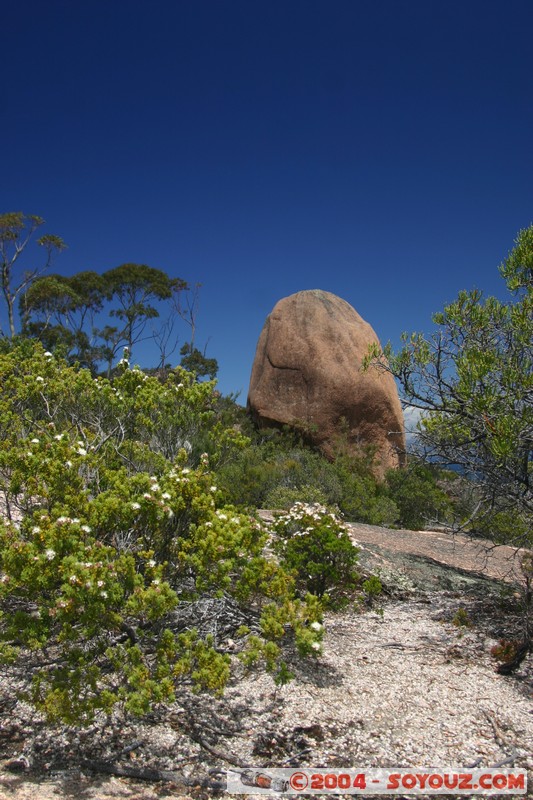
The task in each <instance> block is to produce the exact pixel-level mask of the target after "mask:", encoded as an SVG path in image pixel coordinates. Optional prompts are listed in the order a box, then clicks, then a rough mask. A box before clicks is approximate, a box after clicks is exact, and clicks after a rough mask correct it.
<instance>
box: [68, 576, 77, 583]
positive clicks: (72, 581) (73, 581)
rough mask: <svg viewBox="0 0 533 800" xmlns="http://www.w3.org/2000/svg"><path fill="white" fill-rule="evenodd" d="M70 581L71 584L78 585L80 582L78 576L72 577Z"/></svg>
mask: <svg viewBox="0 0 533 800" xmlns="http://www.w3.org/2000/svg"><path fill="white" fill-rule="evenodd" d="M69 581H70V583H77V582H78V576H77V575H71V576H70V578H69Z"/></svg>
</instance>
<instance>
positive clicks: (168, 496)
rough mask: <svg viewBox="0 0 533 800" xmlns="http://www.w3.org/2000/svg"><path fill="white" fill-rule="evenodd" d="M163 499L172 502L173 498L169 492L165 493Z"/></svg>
mask: <svg viewBox="0 0 533 800" xmlns="http://www.w3.org/2000/svg"><path fill="white" fill-rule="evenodd" d="M161 497H162V498H163V500H170V497H171V496H170V494H169V493H168V492H163V494H162V495H161Z"/></svg>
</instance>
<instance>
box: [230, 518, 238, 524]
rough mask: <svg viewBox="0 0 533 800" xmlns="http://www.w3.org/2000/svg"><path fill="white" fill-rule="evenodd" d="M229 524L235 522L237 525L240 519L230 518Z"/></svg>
mask: <svg viewBox="0 0 533 800" xmlns="http://www.w3.org/2000/svg"><path fill="white" fill-rule="evenodd" d="M231 522H235V523H236V524H237V525H238V524H239V522H240V519H239V518H238V517H232V518H231Z"/></svg>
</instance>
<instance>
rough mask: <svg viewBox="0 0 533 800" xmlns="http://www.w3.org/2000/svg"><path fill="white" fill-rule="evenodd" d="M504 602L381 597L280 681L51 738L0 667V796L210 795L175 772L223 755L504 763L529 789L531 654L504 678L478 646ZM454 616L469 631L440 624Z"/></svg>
mask: <svg viewBox="0 0 533 800" xmlns="http://www.w3.org/2000/svg"><path fill="white" fill-rule="evenodd" d="M503 602H504V601H502V599H501V597H500V598H498V597H497V596H496V595H490V594H489V592H488V590H487V592H486V593H485V594H484V595H483V594H482V595H481V596H480V595H479V592H476V594H472V595H470V596H466V597H465V596H464V595H459V593H457V592H450V591H448V592H443V591H437V592H430V593H427V594H425V595H421V594H416V595H409V594H408V595H407V599H391V600H389V601H388V602H387V603H386V604H385V605H384V608H383V613H381V612H380V611H379V610H377V611H374V610H371V611H367V612H365V613H355V612H354V611H353V610H348V611H345V612H343V613H341V614H335V615H333V614H331V615H329V617H328V618H327V620H326V630H327V634H326V636H325V640H324V653H323V655H322V656H321V657H320V658H319V659H318V660H316V661H313V662H308V663H306V664H298V663H297V662H296V660H295V662H294V664H293V665H292V668H293V670H294V671H295V680H294V681H293V682H292V683H290V684H288V685H287V686H284V687H281V688H279V687H276V686H275V685H274V683H273V681H272V679H271V678H270V677H269V676H268V675H264V674H259V675H257V674H254V675H252V676H245V675H242V674H241V675H238V676H237V678H236V680H235V681H234V683H233V684H232V685H231V686H230V687H229V689H228V691H227V693H226V695H225V696H224V698H222V699H212V698H205V697H197V696H192V695H191V696H184V697H183V698H180V703H176V704H175V705H174V706H172V707H168V708H164V709H160V710H159V711H158V712H157V713H155V714H153V715H151V716H150V717H149V718H147V719H145V720H143V721H142V722H139V723H132V722H131V721H124V720H121V719H120V718H116V719H115V720H113V721H110V722H109V724H107V725H105V726H103V725H94V726H92V727H91V728H88V729H86V730H76V729H73V728H56V729H54V730H51V729H50V728H49V727H47V726H45V725H44V724H43V723H42V721H40V720H39V718H38V717H37V716H35V715H33V714H32V713H31V711H30V709H29V708H28V707H27V706H25V705H24V704H23V703H21V702H18V701H16V700H15V699H14V698H13V691H14V689H16V680H15V679H16V676H13V674H9V673H8V672H5V673H4V674H3V676H2V677H1V680H0V697H1V698H3V699H2V701H1V702H2V715H1V719H0V721H1V726H0V759H3V763H4V770H3V771H1V772H0V798H2V800H4V798H6V800H7V798H11V799H12V800H35V799H36V798H39V800H58V798H62V799H63V800H66V799H67V798H74V797H76V798H80V800H111V798H113V799H114V800H117V799H118V800H125V799H126V798H128V799H129V800H153V799H154V798H163V797H173V798H181V797H194V798H197V797H200V798H207V797H214V796H217V792H215V791H213V790H212V789H209V788H207V789H206V788H204V789H199V788H190V787H184V786H183V784H180V781H179V780H178V779H177V778H176V775H177V774H178V773H179V774H180V775H183V776H189V777H190V778H192V779H193V780H194V779H196V778H197V777H198V776H204V777H205V778H207V779H208V780H211V781H213V780H216V779H217V775H216V771H215V772H214V771H213V770H216V768H218V769H220V770H221V771H224V770H226V769H228V768H230V766H231V764H230V763H228V761H225V760H224V759H222V758H221V757H220V756H221V755H224V756H225V757H226V758H227V759H229V760H230V762H231V761H233V762H234V763H241V762H242V763H246V764H248V765H254V766H262V767H268V766H286V765H288V764H290V765H291V766H314V767H320V766H332V767H341V766H342V767H354V768H359V767H361V768H365V767H367V768H378V767H395V768H406V767H419V768H423V767H426V768H427V767H434V768H439V767H450V768H455V769H464V768H465V767H467V766H471V765H473V764H474V763H475V762H478V765H479V767H481V768H483V767H489V766H491V765H495V764H498V763H500V762H502V761H504V760H506V759H508V758H512V759H513V761H512V766H513V767H515V768H524V769H527V770H528V771H529V773H530V774H529V782H530V784H532V786H533V663H532V661H533V659H532V658H531V656H530V657H529V658H528V660H526V661H525V662H524V663H523V664H522V666H521V668H520V670H519V671H518V672H517V673H516V674H515V675H514V676H510V677H504V676H501V675H498V674H496V672H495V670H494V661H493V659H492V658H491V656H490V652H489V651H490V648H491V646H492V645H494V644H495V641H496V640H495V638H494V637H499V636H503V635H512V634H513V632H514V631H513V626H514V625H516V624H518V623H517V622H516V621H515V620H514V619H513V617H512V615H511V614H510V613H509V610H508V609H507V610H505V609H504V608H503V607H502V603H503ZM459 608H464V609H465V610H466V612H467V615H468V617H469V619H470V620H471V622H472V626H471V627H457V626H456V625H454V624H452V619H453V617H454V615H455V613H456V612H457V610H458V609H459ZM14 680H15V684H14V683H13V682H14ZM129 748H131V749H129ZM13 761H15V763H13ZM87 762H90V764H91V765H92V768H89V767H88V766H87ZM96 763H98V764H99V765H104V767H105V765H111V764H114V765H115V766H116V765H121V766H123V767H125V768H129V769H130V770H131V769H135V768H136V769H140V770H146V769H148V768H156V769H158V770H167V771H171V772H172V773H173V774H172V775H167V776H166V777H167V778H169V779H168V780H166V781H163V782H140V781H135V780H132V779H131V778H124V777H116V776H113V777H109V776H106V775H103V774H98V773H97V772H96V771H95V770H94V765H95V764H96ZM17 764H18V766H19V768H20V770H21V772H20V773H18V774H17V773H14V772H12V771H11V770H12V769H13V767H16V766H17ZM6 765H7V767H8V768H5V767H6ZM10 766H11V770H10V769H9V767H10ZM508 766H509V765H508ZM209 770H211V773H209ZM530 791H531V790H530ZM218 796H219V795H218ZM226 796H228V795H226ZM263 796H264V795H263ZM241 797H242V795H241Z"/></svg>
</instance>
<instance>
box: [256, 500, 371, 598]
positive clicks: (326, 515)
mask: <svg viewBox="0 0 533 800" xmlns="http://www.w3.org/2000/svg"><path fill="white" fill-rule="evenodd" d="M272 529H273V531H274V532H275V534H276V539H275V540H274V549H275V551H276V552H277V553H278V554H279V556H280V559H281V563H282V565H283V566H286V567H287V569H289V570H291V571H292V572H293V574H294V575H295V577H296V583H297V586H298V588H299V590H300V592H301V593H304V592H311V593H312V594H313V595H316V596H317V597H319V598H323V597H324V596H325V595H326V593H327V594H328V598H329V602H330V603H331V604H332V605H334V606H339V605H341V604H342V603H343V602H344V601H345V600H346V598H347V597H349V596H350V594H351V593H352V592H353V591H354V589H355V588H356V586H357V583H358V579H359V576H358V573H357V569H356V567H357V561H358V550H357V548H356V547H355V546H354V544H353V543H352V541H351V539H350V537H349V535H348V532H347V528H346V526H345V525H344V524H343V523H342V522H341V520H340V519H339V517H338V516H337V515H336V514H334V513H333V512H331V511H328V509H327V508H326V507H325V506H321V505H319V504H318V503H315V504H313V505H307V504H305V503H296V504H295V505H294V506H293V507H292V508H291V509H290V511H288V512H287V513H286V514H280V515H278V516H277V517H276V518H275V520H274V523H273V525H272Z"/></svg>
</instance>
